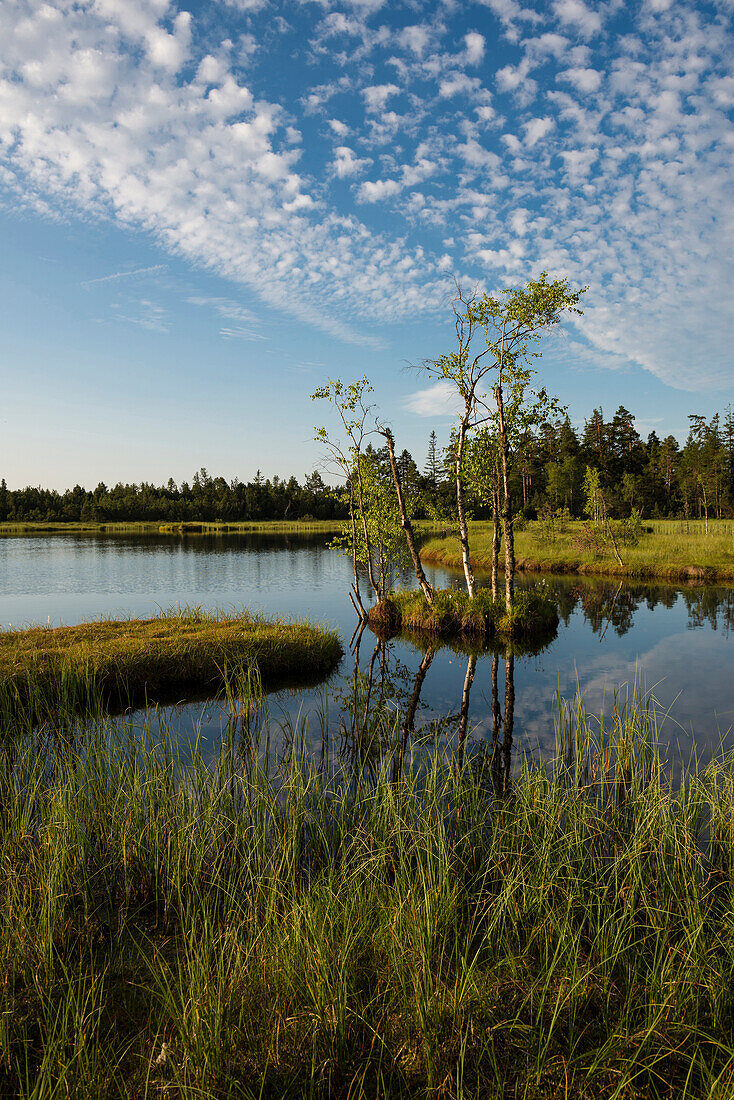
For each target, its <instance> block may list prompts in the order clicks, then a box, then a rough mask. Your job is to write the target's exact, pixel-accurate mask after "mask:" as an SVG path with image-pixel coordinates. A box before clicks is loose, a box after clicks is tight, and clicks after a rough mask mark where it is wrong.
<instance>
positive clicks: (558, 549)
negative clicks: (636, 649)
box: [421, 520, 734, 581]
mask: <svg viewBox="0 0 734 1100" xmlns="http://www.w3.org/2000/svg"><path fill="white" fill-rule="evenodd" d="M644 527H645V529H646V530H645V533H643V535H642V536H641V538H640V541H639V543H638V544H637V546H620V547H619V549H620V553H621V556H622V560H623V563H624V564H623V566H620V565H619V562H618V561H617V560H616V558H615V556H614V553H613V551H612V548H611V546H610V547H609V548H608V551H606V552H605V553H604V554H603V555H602V556H601V557H597V556H595V555H594V554H593V553H591V552H589V551H586V550H583V549H580V548H579V546H578V545H577V541H576V540H577V536H578V533H579V532H580V530H581V528H582V524H581V523H580V522H578V521H574V522H572V523H569V524H568V525H567V528H566V530H564V531H560V532H558V533H557V534H556V535H555V536H553V537H551V536H550V535H549V534H548V532H547V531H546V530H545V529H544V528H543V526H542V525H541V524H538V523H537V522H535V521H532V522H529V523H528V524H527V525H526V526H525V527H523V528H522V529H519V530H517V532H516V534H515V552H516V554H517V559H518V568H519V569H526V570H545V571H557V572H569V573H591V574H594V573H602V574H614V575H624V576H631V577H643V578H644V577H659V578H668V579H673V580H676V579H679V580H694V581H713V580H717V579H721V580H731V579H734V524H733V523H732V521H731V520H709V533H708V534H706V533H705V529H704V522H703V520H652V521H647V520H645V522H644ZM471 557H472V562H473V564H474V567H475V568H476V569H486V570H489V569H490V568H491V564H492V527H491V524H488V523H484V522H477V523H475V524H472V531H471ZM421 558H423V560H424V561H427V562H435V563H436V564H439V565H446V566H450V567H452V568H456V569H460V568H461V552H460V547H459V542H458V539H457V538H455V537H450V538H447V537H441V538H435V537H434V538H428V539H427V541H426V542H425V543H424V544H423V546H422V548H421ZM501 566H502V561H501V560H500V567H501Z"/></svg>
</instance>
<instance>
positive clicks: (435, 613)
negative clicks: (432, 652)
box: [369, 588, 558, 643]
mask: <svg viewBox="0 0 734 1100" xmlns="http://www.w3.org/2000/svg"><path fill="white" fill-rule="evenodd" d="M369 621H370V626H372V627H373V629H375V630H378V631H380V632H381V633H385V634H398V633H400V632H407V633H410V634H414V635H419V636H428V637H430V638H433V639H437V640H451V639H465V640H466V641H469V642H474V643H485V642H490V641H492V639H494V638H499V639H512V638H516V639H521V640H522V639H526V640H530V639H533V640H541V639H548V638H550V637H552V635H553V634H554V633H555V630H556V627H557V626H558V609H557V608H556V605H555V603H554V602H553V601H552V600H551V599H550V598H549V597H548V596H546V595H545V594H544V593H542V592H537V591H531V590H529V589H526V590H518V591H517V592H516V593H515V601H514V604H513V606H512V608H511V610H510V611H509V612H508V611H507V609H506V606H505V601H504V599H497V600H493V599H492V593H491V592H490V591H489V589H486V588H480V589H479V590H478V591H477V593H476V595H475V596H474V598H473V599H470V598H469V596H468V595H467V593H466V592H465V591H462V590H460V589H437V590H436V591H435V592H434V594H433V603H432V604H429V603H428V601H427V600H426V598H425V596H424V595H423V593H422V592H420V591H417V590H411V591H405V592H391V593H389V594H388V595H387V596H386V597H385V598H384V599H383V600H381V601H380V603H378V604H376V605H375V607H373V608H371V610H370V612H369Z"/></svg>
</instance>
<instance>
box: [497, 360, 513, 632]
mask: <svg viewBox="0 0 734 1100" xmlns="http://www.w3.org/2000/svg"><path fill="white" fill-rule="evenodd" d="M496 395H497V412H498V413H499V418H498V421H499V436H500V456H501V459H502V493H503V499H502V534H503V535H504V537H505V604H506V606H507V610H508V611H511V610H512V604H513V597H514V594H515V535H514V532H513V530H512V499H511V497H510V446H509V442H508V439H507V430H506V427H505V408H504V403H503V400H502V382H501V381H500V382H499V383H498V385H497V390H496Z"/></svg>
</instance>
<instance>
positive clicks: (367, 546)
mask: <svg viewBox="0 0 734 1100" xmlns="http://www.w3.org/2000/svg"><path fill="white" fill-rule="evenodd" d="M359 462H360V455H357V461H356V462H355V465H354V469H355V470H356V473H357V495H358V497H359V515H360V518H361V520H362V534H363V535H364V556H365V558H366V559H367V561H366V565H367V574H368V576H369V578H370V584H371V585H372V591H373V592H374V593H375V595H376V596H377V597H378V598H379V595H380V589H379V587H378V584H377V581H376V580H375V572H374V567H373V564H372V542H371V540H370V534H369V531H368V529H367V514H366V511H365V507H364V491H363V488H362V471H361V469H360V466H359Z"/></svg>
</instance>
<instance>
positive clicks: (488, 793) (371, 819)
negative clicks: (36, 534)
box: [0, 698, 734, 1100]
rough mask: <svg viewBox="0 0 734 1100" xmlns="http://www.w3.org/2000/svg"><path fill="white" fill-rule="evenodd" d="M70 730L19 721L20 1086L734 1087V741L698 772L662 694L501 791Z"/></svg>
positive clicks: (583, 723) (6, 794) (479, 749)
mask: <svg viewBox="0 0 734 1100" xmlns="http://www.w3.org/2000/svg"><path fill="white" fill-rule="evenodd" d="M243 702H244V703H246V702H247V700H244V701H243ZM241 713H242V714H249V713H250V708H249V707H247V706H246V705H244V706H243V707H242V708H241ZM58 729H59V725H58V723H57V724H56V725H55V726H53V727H51V726H49V727H44V728H41V729H36V730H35V731H32V732H31V731H26V732H25V733H23V732H17V735H16V736H15V737H12V736H11V735H10V731H6V735H5V740H4V742H3V752H2V757H1V760H2V766H1V767H0V820H1V822H2V827H1V829H0V869H1V874H2V890H1V891H0V959H1V972H2V975H3V981H4V987H3V1005H2V1013H0V1092H1V1093H3V1094H4V1095H12V1096H28V1097H30V1096H33V1097H61V1096H65V1097H66V1096H73V1097H87V1096H99V1097H109V1096H125V1097H128V1096H129V1097H133V1096H134V1097H147V1096H172V1097H191V1098H193V1097H196V1098H201V1097H248V1098H250V1097H251V1098H256V1097H301V1096H311V1097H327V1096H336V1097H345V1098H346V1097H359V1096H375V1097H378V1096H379V1097H419V1096H429V1095H430V1096H442V1097H470V1096H471V1097H475V1096H476V1097H497V1098H499V1097H517V1098H519V1097H524V1098H527V1100H535V1098H541V1097H543V1098H546V1097H547V1098H549V1097H558V1096H564V1097H594V1098H599V1097H605V1098H622V1097H624V1098H632V1097H635V1098H639V1097H652V1096H655V1097H657V1096H660V1097H671V1098H673V1097H675V1098H679V1097H682V1098H685V1097H689V1098H694V1097H695V1098H701V1097H708V1098H710V1100H724V1098H728V1097H730V1096H731V1095H732V1093H733V1091H734V1050H733V1049H732V1048H733V1044H734V993H733V992H732V991H733V989H734V982H733V979H734V918H733V917H732V900H733V897H732V891H733V887H734V871H733V868H732V857H731V853H732V842H733V841H734V836H733V835H732V833H733V831H734V761H732V759H731V758H725V759H722V761H721V762H719V763H718V764H715V765H711V766H709V767H707V768H705V769H701V770H698V771H694V772H693V773H691V774H689V775H687V776H686V777H685V779H684V781H683V782H682V783H681V784H680V785H679V786H676V787H674V786H673V785H672V783H671V782H670V781H669V780H668V779H666V773H665V769H664V767H663V763H662V761H661V760H660V757H659V753H658V750H657V740H656V736H655V728H654V714H653V713H652V712H651V709H650V708H649V707H646V706H645V705H644V704H643V702H641V701H639V700H638V699H635V698H633V699H632V700H630V701H629V702H628V703H627V705H626V707H615V708H614V712H613V714H612V715H610V717H609V719H608V720H607V721H606V722H605V723H603V724H601V725H596V724H594V723H593V722H592V721H591V720H590V719H589V718H588V716H587V715H586V714H585V712H584V709H583V706H582V705H581V704H580V702H578V701H577V702H576V704H575V705H574V706H572V707H570V708H561V709H560V711H559V728H558V738H559V745H558V748H559V751H558V754H557V756H556V758H555V760H554V761H553V763H552V764H550V765H543V764H541V763H539V762H533V761H532V760H529V759H528V760H526V761H525V762H524V764H523V765H522V768H521V769H520V771H519V773H518V774H517V775H516V776H515V777H514V779H513V781H512V783H511V785H510V788H509V790H508V791H507V793H505V794H504V795H502V796H501V797H499V796H498V795H497V794H496V789H495V786H494V783H493V766H492V753H491V749H490V748H486V747H483V746H482V744H481V743H478V744H477V745H476V746H475V747H474V751H473V752H471V753H467V754H466V756H465V757H464V760H463V763H462V764H461V765H459V764H458V763H457V761H456V759H455V758H454V757H452V756H451V755H450V754H445V753H443V752H442V751H440V749H439V748H438V746H436V748H435V750H434V751H432V752H431V753H430V754H428V755H424V756H422V757H421V760H420V761H415V766H412V767H411V766H408V767H406V768H405V770H404V772H403V775H402V777H401V778H399V779H397V780H396V781H395V780H393V778H391V769H390V766H389V764H390V761H389V759H388V758H387V757H386V758H385V763H384V766H382V767H380V766H377V767H375V768H373V769H372V771H371V773H370V776H369V778H368V777H367V776H366V774H365V772H364V771H362V770H355V771H353V772H349V771H346V770H345V769H344V768H343V767H340V766H339V764H338V762H337V763H334V764H332V766H330V767H329V766H327V765H326V764H324V765H323V766H321V765H319V764H318V763H317V761H318V760H319V756H318V754H317V753H316V754H311V753H309V752H308V747H309V746H308V733H307V730H305V729H301V730H300V732H299V731H293V733H294V736H293V737H292V742H293V744H294V746H295V748H294V751H293V752H291V753H290V754H289V755H288V756H287V758H282V759H281V760H280V762H279V763H278V764H277V765H276V764H274V763H273V757H272V755H270V756H263V754H262V752H261V751H260V746H259V745H258V744H257V743H255V742H252V741H251V740H250V739H249V737H248V736H247V727H246V726H243V723H242V722H241V721H240V720H238V721H233V723H232V724H231V726H230V728H229V731H228V735H227V736H226V737H225V739H224V741H223V744H222V747H221V752H220V754H219V756H218V757H217V758H216V759H215V760H214V761H213V762H207V761H206V760H205V759H204V757H203V756H202V755H201V754H196V753H194V757H193V761H192V762H191V763H190V764H188V765H184V762H183V761H182V760H181V759H180V758H179V757H178V755H177V751H176V748H175V744H176V742H175V736H174V735H175V730H171V731H169V732H168V733H167V732H166V730H165V728H164V729H163V731H162V732H159V733H156V735H155V736H153V733H152V730H151V728H150V727H148V726H146V725H145V724H144V725H143V727H142V728H133V727H132V726H130V725H126V724H125V723H122V724H121V723H120V720H119V719H118V720H117V721H116V723H115V724H114V725H112V726H111V725H110V723H109V720H108V719H106V718H105V717H104V716H103V714H102V711H101V709H100V710H99V711H98V716H97V717H96V718H94V719H89V720H88V721H86V722H85V723H84V724H83V725H79V723H78V722H77V724H76V726H75V732H74V736H73V737H60V736H59V733H58ZM299 745H300V746H301V750H302V751H299V750H298V746H299Z"/></svg>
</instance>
